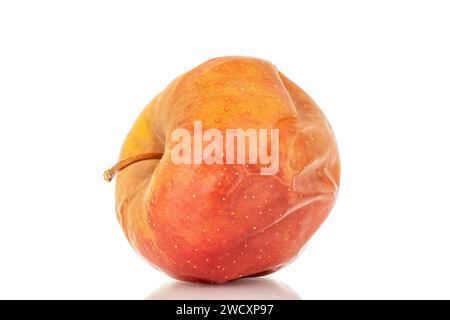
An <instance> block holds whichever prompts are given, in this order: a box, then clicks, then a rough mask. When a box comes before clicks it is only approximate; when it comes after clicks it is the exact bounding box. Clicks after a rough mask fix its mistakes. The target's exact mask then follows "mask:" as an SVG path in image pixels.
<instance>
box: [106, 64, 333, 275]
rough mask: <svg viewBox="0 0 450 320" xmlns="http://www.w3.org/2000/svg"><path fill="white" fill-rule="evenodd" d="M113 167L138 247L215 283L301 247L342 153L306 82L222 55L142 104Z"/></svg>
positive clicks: (268, 269) (170, 267)
mask: <svg viewBox="0 0 450 320" xmlns="http://www.w3.org/2000/svg"><path fill="white" fill-rule="evenodd" d="M238 134H241V135H240V136H239V135H238ZM242 134H244V136H242ZM115 175H116V176H117V179H116V209H117V210H116V211H117V218H118V220H119V222H120V224H121V226H122V228H123V231H124V233H125V235H126V237H127V238H128V240H129V242H130V243H131V245H132V246H133V247H134V249H135V250H136V251H137V252H138V253H139V254H140V255H141V256H142V257H144V258H145V259H146V260H147V261H149V262H150V263H151V264H152V265H154V266H155V267H156V268H158V269H160V270H162V271H164V272H166V273H167V274H169V275H170V276H172V277H174V278H176V279H180V280H186V281H192V282H204V283H217V284H220V283H225V282H228V281H231V280H235V279H238V278H244V277H255V276H261V275H266V274H269V273H272V272H274V271H276V270H278V269H280V268H282V267H283V266H285V265H286V264H288V263H289V262H291V261H292V260H293V259H294V258H295V257H296V256H297V255H298V254H299V252H300V251H301V249H302V248H303V247H304V246H305V244H306V243H307V242H308V240H309V239H310V238H311V237H312V235H313V234H314V233H315V232H316V231H317V229H318V228H319V226H320V225H321V224H322V223H323V221H324V220H325V218H326V217H327V216H328V214H329V212H330V210H331V208H332V207H333V205H334V203H335V200H336V196H337V193H338V188H339V175H340V162H339V155H338V149H337V145H336V140H335V136H334V134H333V131H332V129H331V127H330V124H329V123H328V121H327V119H326V118H325V116H324V114H323V113H322V112H321V110H320V109H319V108H318V106H317V105H316V104H315V102H314V101H313V100H312V99H311V98H310V97H309V96H308V95H307V94H306V93H305V92H304V91H303V90H302V89H300V88H299V87H298V86H297V85H296V84H295V83H293V82H292V81H291V80H289V79H288V78H287V77H286V76H284V75H283V74H282V73H281V72H279V71H278V70H277V69H276V67H275V66H274V65H273V64H272V63H270V62H267V61H264V60H260V59H256V58H249V57H222V58H216V59H212V60H209V61H207V62H205V63H203V64H201V65H199V66H198V67H196V68H194V69H193V70H191V71H189V72H187V73H185V74H183V75H181V76H180V77H178V78H177V79H175V80H174V81H173V82H172V83H171V84H170V85H169V86H168V87H167V88H166V89H165V90H164V91H162V92H161V93H160V94H159V95H158V96H156V97H155V98H154V99H153V100H152V101H151V102H150V103H149V104H148V105H147V107H146V108H145V109H144V111H143V112H142V113H141V114H140V115H139V117H138V118H137V120H136V122H135V123H134V125H133V127H132V129H131V131H130V132H129V134H128V136H127V137H126V139H125V142H124V144H123V147H122V150H121V153H120V157H119V161H118V163H117V164H116V165H115V166H114V167H112V168H111V169H109V170H108V171H106V172H105V179H107V180H111V179H112V178H113V177H114V176H115Z"/></svg>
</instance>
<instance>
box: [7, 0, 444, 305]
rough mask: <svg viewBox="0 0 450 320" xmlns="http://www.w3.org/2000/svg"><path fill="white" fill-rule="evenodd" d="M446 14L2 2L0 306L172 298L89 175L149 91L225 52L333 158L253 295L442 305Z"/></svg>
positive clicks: (254, 5)
mask: <svg viewBox="0 0 450 320" xmlns="http://www.w3.org/2000/svg"><path fill="white" fill-rule="evenodd" d="M449 16H450V7H449V5H448V1H420V2H419V1H308V2H301V1H272V2H266V1H261V0H259V1H229V0H228V1H223V2H218V1H177V2H175V1H159V2H156V1H153V2H152V1H39V2H38V1H2V2H1V4H0V147H1V149H0V150H1V152H0V154H1V156H0V166H1V173H0V197H1V198H0V200H1V201H0V298H133V299H144V298H145V297H147V296H149V295H155V294H157V293H158V292H159V291H158V288H159V287H160V286H161V285H163V284H165V283H169V286H174V287H176V285H173V284H172V285H170V283H171V282H172V280H171V279H170V278H168V277H167V276H165V275H164V274H162V273H160V272H158V271H156V270H154V269H153V268H151V267H150V266H148V265H147V264H146V263H144V262H143V261H142V260H141V259H140V258H139V257H138V256H137V255H136V254H135V253H134V251H133V250H132V248H131V246H130V245H129V244H128V243H127V241H126V239H125V237H124V235H123V234H122V231H121V229H120V227H119V224H118V223H117V221H116V219H115V213H114V185H113V184H106V183H105V182H104V181H103V179H102V172H103V170H104V169H106V168H107V167H109V166H111V165H112V164H114V162H115V161H116V159H117V156H118V152H119V150H120V147H121V145H122V142H123V139H124V138H125V135H126V133H127V132H128V130H129V129H130V127H131V125H132V123H133V121H134V119H135V118H136V116H137V115H138V114H139V112H140V111H141V110H142V109H143V108H144V106H145V105H146V104H147V103H148V102H149V101H150V100H151V99H152V98H153V97H154V96H155V95H156V94H157V93H158V92H159V91H160V90H162V89H164V88H165V87H166V85H167V84H168V83H169V82H170V81H171V80H173V79H174V78H175V77H176V76H178V75H179V74H181V73H182V72H185V71H187V70H189V69H191V68H193V67H195V66H196V65H198V64H200V63H202V62H203V61H205V60H207V59H209V58H213V57H217V56H224V55H248V56H255V57H260V58H264V59H267V60H270V61H272V62H273V63H275V64H276V65H277V67H278V68H279V69H280V70H281V71H282V72H284V73H285V74H286V75H287V76H288V77H290V78H291V79H293V80H294V81H295V82H296V83H297V84H298V85H300V86H301V87H302V88H303V89H305V90H306V91H307V92H308V93H309V94H310V95H311V96H312V97H313V98H314V99H315V100H316V102H317V103H318V104H319V105H320V106H321V108H322V109H323V111H324V112H325V114H326V115H327V117H328V119H329V120H330V122H331V124H332V126H333V127H334V130H335V133H336V136H337V139H338V144H339V147H340V152H341V160H342V180H341V183H342V184H341V190H340V194H339V198H338V202H337V204H336V206H335V208H334V210H333V211H332V213H331V215H330V217H329V219H328V220H327V221H326V223H325V224H324V225H323V226H322V228H321V229H320V231H319V232H318V233H317V234H316V235H315V237H314V238H313V240H312V241H311V242H310V245H309V246H308V248H307V249H306V251H305V252H304V254H303V255H302V256H301V257H300V258H299V259H298V260H297V261H295V262H294V263H293V264H291V265H290V266H288V267H287V268H285V269H283V270H282V271H280V272H278V273H276V274H274V275H272V276H271V277H270V278H271V279H274V282H271V283H269V287H270V286H272V285H275V284H277V285H278V284H279V282H278V281H281V282H283V283H286V284H288V285H289V286H290V287H291V288H292V290H293V291H295V292H296V293H297V294H298V295H299V296H301V297H302V298H304V299H311V298H450V275H449V270H450V248H449V246H450V205H449V199H450V195H449V191H450V170H449V164H450V152H449V146H450V144H449V141H448V138H449V137H450V125H449V120H450V112H449V110H450V95H449V91H450V88H449V85H450V62H449V60H450V58H449V57H450V41H449V39H450V19H449ZM183 290H187V291H189V288H188V289H186V287H183ZM213 290H214V289H213ZM221 290H223V288H222V289H221V288H218V289H216V291H215V292H216V293H220V292H221ZM160 291H161V290H160ZM269 291H270V290H269ZM165 293H166V294H167V292H165ZM169 294H176V293H174V292H172V293H170V292H169ZM191 298H193V297H192V296H191Z"/></svg>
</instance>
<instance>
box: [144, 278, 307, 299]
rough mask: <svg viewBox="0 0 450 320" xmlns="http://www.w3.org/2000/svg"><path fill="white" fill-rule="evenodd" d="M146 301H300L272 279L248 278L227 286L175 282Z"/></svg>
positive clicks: (289, 289) (163, 287) (289, 290)
mask: <svg viewBox="0 0 450 320" xmlns="http://www.w3.org/2000/svg"><path fill="white" fill-rule="evenodd" d="M146 300H301V298H300V296H299V295H298V294H297V293H296V292H295V291H294V290H293V289H291V288H290V287H288V286H287V285H285V284H284V283H282V282H280V281H277V280H274V279H270V278H246V279H240V280H236V281H233V282H229V283H226V284H224V285H208V284H198V283H190V282H181V281H172V282H170V283H167V284H165V285H163V286H161V287H160V288H158V289H157V290H156V291H154V292H153V293H151V294H150V295H149V296H148V297H147V298H146Z"/></svg>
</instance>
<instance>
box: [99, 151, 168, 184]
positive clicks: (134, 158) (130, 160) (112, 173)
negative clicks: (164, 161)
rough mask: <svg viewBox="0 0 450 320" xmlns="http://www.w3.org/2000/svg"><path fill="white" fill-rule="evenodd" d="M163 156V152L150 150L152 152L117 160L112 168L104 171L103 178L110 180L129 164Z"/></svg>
mask: <svg viewBox="0 0 450 320" xmlns="http://www.w3.org/2000/svg"><path fill="white" fill-rule="evenodd" d="M162 156H163V154H162V153H156V152H150V153H143V154H138V155H136V156H132V157H129V158H126V159H124V160H121V161H119V162H117V163H116V164H115V165H114V166H113V167H112V168H110V169H108V170H106V171H105V172H104V173H103V178H104V179H105V180H106V181H108V182H110V181H111V180H112V179H113V178H114V176H115V175H116V174H117V173H118V172H119V171H121V170H123V169H125V168H126V167H128V166H129V165H131V164H133V163H136V162H139V161H142V160H153V159H161V158H162Z"/></svg>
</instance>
